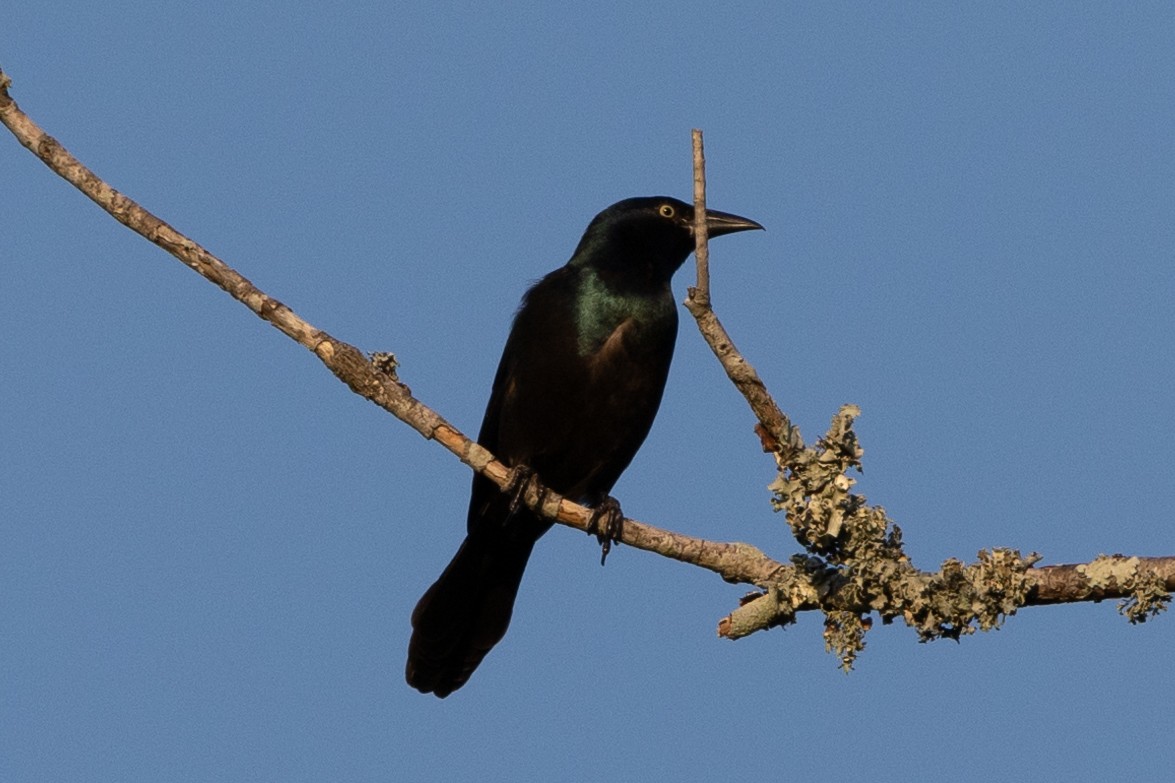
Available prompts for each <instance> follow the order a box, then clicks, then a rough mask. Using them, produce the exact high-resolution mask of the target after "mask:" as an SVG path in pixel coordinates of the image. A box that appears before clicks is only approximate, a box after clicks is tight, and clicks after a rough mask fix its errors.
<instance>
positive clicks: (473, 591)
mask: <svg viewBox="0 0 1175 783" xmlns="http://www.w3.org/2000/svg"><path fill="white" fill-rule="evenodd" d="M693 220H694V210H693V207H691V206H690V205H688V204H685V203H683V202H681V201H678V200H677V199H674V198H668V197H653V198H630V199H626V200H624V201H621V202H618V203H616V204H613V205H612V206H610V207H608V208H607V209H605V210H604V211H603V212H601V213H600V214H599V215H596V217H595V219H594V220H592V222H591V223H590V224H589V225H588V227H587V231H585V232H584V235H583V239H581V240H580V241H579V246H578V247H576V249H575V252H574V253H573V254H572V256H571V260H570V261H568V262H567V264H566V265H565V266H563V267H561V268H559V269H556V270H555V271H554V272H551V273H550V274H549V275H547V276H546V277H544V278H543V279H542V280H540V281H539V282H538V283H536V284H535V285H534V287H533V288H531V289H530V290H529V291H528V292H527V293H526V295H525V296H524V297H523V300H522V306H521V307H520V308H519V310H518V313H517V315H515V317H514V326H513V328H512V329H511V330H510V336H509V338H508V339H507V340H506V348H505V349H504V350H503V352H502V359H501V362H500V363H499V365H498V372H497V375H496V376H495V377H494V386H493V391H492V392H491V394H490V401H489V404H488V405H487V406H486V412H485V418H484V420H483V421H482V425H481V432H480V433H479V434H478V437H477V439H478V442H479V443H480V444H481V445H482V446H485V447H486V448H487V449H489V450H490V451H491V452H493V453H494V455H495V456H497V457H498V459H500V460H502V461H503V462H504V463H506V464H508V465H510V466H512V467H518V468H522V469H524V470H527V469H528V470H530V471H533V472H534V473H536V474H537V475H538V477H539V479H540V480H541V481H542V482H543V484H545V485H546V486H547V487H550V488H551V489H552V490H554V491H555V492H558V493H560V494H562V495H564V496H565V497H568V498H570V499H572V500H576V501H579V502H581V503H584V504H586V505H588V506H592V507H595V508H597V509H599V508H601V506H605V507H609V506H610V507H612V508H615V501H613V500H611V498H609V496H608V493H609V492H610V491H611V490H612V485H613V484H615V483H616V480H617V479H619V478H620V474H621V473H622V472H623V471H624V469H625V468H626V467H628V463H629V462H630V461H632V458H633V455H635V454H636V452H637V449H638V448H640V445H641V443H642V442H644V439H645V436H646V435H647V434H648V432H649V428H650V427H651V426H652V424H653V418H654V417H655V416H656V415H657V407H658V406H659V405H660V404H661V393H662V392H663V391H664V389H665V378H666V376H667V375H668V373H669V362H670V360H671V359H672V358H673V344H674V340H675V338H676V336H677V308H676V305H675V302H674V298H673V291H672V289H671V288H670V279H671V278H672V277H673V273H674V272H676V271H677V270H678V269H679V268H680V267H681V265H682V264H683V263H685V260H686V258H688V257H689V254H690V253H691V252H692V251H693V249H694V236H693ZM706 226H707V228H708V229H709V235H710V236H712V237H714V236H721V235H722V234H730V233H733V232H735V231H746V230H748V229H754V228H762V226H761V225H759V224H758V223H756V222H755V221H753V220H748V219H746V218H743V217H739V216H737V215H730V214H726V213H724V212H711V211H707V213H706ZM550 527H551V522H549V521H548V520H546V519H542V518H541V517H539V516H537V515H536V514H534V513H533V512H532V511H530V510H529V509H527V508H526V507H525V505H521V504H519V503H518V502H517V500H516V499H515V498H513V497H512V496H511V493H509V492H502V491H500V490H499V489H498V487H497V486H495V485H494V484H493V483H492V482H491V481H489V480H488V479H486V478H483V477H481V476H478V475H475V476H474V477H473V490H472V496H471V498H470V500H469V518H468V534H467V535H466V537H465V542H464V543H463V544H462V545H461V548H460V549H458V550H457V554H456V555H455V556H454V557H453V560H452V562H451V563H449V566H448V567H447V568H446V569H445V571H444V573H442V574H441V576H440V578H439V579H438V580H437V581H436V583H435V584H434V585H433V586H432V587H430V588H429V589H428V592H426V593H425V594H424V597H423V598H421V599H420V603H418V604H417V605H416V610H415V611H414V612H413V613H412V627H413V633H412V640H411V641H410V642H409V644H408V666H407V673H406V676H407V679H408V684H409V685H411V686H412V687H413V688H416V689H417V690H419V691H421V692H423V693H435V694H436V695H437V696H438V697H440V698H444V697H446V696H448V695H449V694H450V693H452V692H453V691H455V690H457V689H458V688H460V687H461V686H462V685H464V684H465V682H466V680H468V679H469V676H470V675H471V674H473V670H474V669H476V668H477V665H478V664H479V663H481V660H482V658H484V657H485V655H486V653H488V652H489V651H490V649H491V648H492V647H493V646H494V645H495V644H497V643H498V641H500V640H501V638H502V636H503V635H505V633H506V627H507V626H508V625H509V624H510V614H511V612H512V611H513V608H514V597H515V595H516V594H517V593H518V585H519V583H520V582H521V581H522V572H523V571H524V570H525V569H526V561H527V558H528V557H530V550H531V548H532V547H533V546H534V543H535V541H537V540H538V538H539V537H540V536H541V535H542V534H543V533H545V532H547V530H548V529H549V528H550Z"/></svg>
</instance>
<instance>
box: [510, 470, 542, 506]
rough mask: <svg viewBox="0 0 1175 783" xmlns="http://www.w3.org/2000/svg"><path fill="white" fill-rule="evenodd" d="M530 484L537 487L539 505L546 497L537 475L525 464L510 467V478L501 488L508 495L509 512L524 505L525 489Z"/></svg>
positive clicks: (529, 486)
mask: <svg viewBox="0 0 1175 783" xmlns="http://www.w3.org/2000/svg"><path fill="white" fill-rule="evenodd" d="M532 486H534V487H537V488H538V493H539V505H540V506H541V505H542V504H543V501H544V500H545V499H546V497H547V488H546V487H545V486H543V484H542V483H541V482H540V481H539V476H538V474H537V473H535V472H534V471H533V470H531V469H530V468H528V467H527V466H526V465H515V466H514V467H512V468H510V478H509V480H508V481H507V483H506V486H505V487H504V488H503V490H502V491H503V492H505V493H506V494H508V495H509V496H510V514H511V515H513V514H514V512H515V511H517V510H518V509H520V508H522V507H523V506H525V505H526V491H527V490H528V489H530V488H531V487H532Z"/></svg>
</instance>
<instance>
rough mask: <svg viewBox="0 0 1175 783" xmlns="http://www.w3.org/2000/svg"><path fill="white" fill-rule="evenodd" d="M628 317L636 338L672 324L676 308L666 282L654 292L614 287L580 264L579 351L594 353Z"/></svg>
mask: <svg viewBox="0 0 1175 783" xmlns="http://www.w3.org/2000/svg"><path fill="white" fill-rule="evenodd" d="M630 319H632V320H635V321H636V322H637V323H636V327H637V328H636V329H635V331H634V335H635V338H636V339H637V340H638V341H639V340H640V339H641V337H642V336H648V337H653V336H656V335H659V334H660V333H661V332H662V330H664V329H666V328H669V329H672V328H674V327H675V326H676V319H677V311H676V310H675V309H674V304H673V291H672V290H671V289H670V287H669V284H668V283H666V284H665V286H664V287H663V288H661V289H660V290H658V291H655V292H627V291H617V290H615V289H614V288H612V287H610V286H609V285H608V284H607V282H606V281H605V280H604V279H603V278H602V277H601V276H600V274H599V272H598V271H597V270H595V269H592V268H590V267H581V268H580V279H579V289H578V294H577V298H576V311H575V328H576V334H577V336H578V341H579V342H578V347H579V355H580V356H587V355H588V354H592V353H595V352H596V351H597V350H599V348H600V346H601V345H603V344H604V341H606V340H607V339H608V337H609V336H610V335H611V334H612V333H613V332H614V331H616V327H618V326H620V324H622V323H624V322H625V321H627V320H630Z"/></svg>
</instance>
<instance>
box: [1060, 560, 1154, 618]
mask: <svg viewBox="0 0 1175 783" xmlns="http://www.w3.org/2000/svg"><path fill="white" fill-rule="evenodd" d="M1141 564H1142V561H1141V560H1139V559H1138V558H1137V557H1123V556H1122V555H1098V556H1097V558H1095V559H1094V560H1093V561H1092V562H1090V563H1086V564H1084V565H1079V566H1077V571H1078V573H1080V574H1082V575H1083V576H1084V577H1085V578H1086V579H1087V580H1088V581H1089V587H1090V590H1091V591H1092V592H1100V591H1104V590H1116V591H1128V592H1129V593H1130V595H1128V596H1127V597H1126V598H1123V599H1122V600H1121V601H1120V602H1119V603H1118V613H1119V614H1121V615H1124V616H1125V617H1126V618H1127V619H1128V620H1130V622H1131V623H1135V624H1137V623H1145V622H1146V621H1147V620H1148V619H1150V618H1151V617H1154V616H1156V615H1158V614H1160V613H1162V612H1165V611H1166V610H1167V604H1168V603H1170V601H1171V594H1170V593H1168V592H1167V586H1166V584H1164V583H1163V580H1162V578H1161V577H1159V576H1158V575H1157V574H1154V573H1152V572H1150V571H1147V570H1145V569H1143V568H1141Z"/></svg>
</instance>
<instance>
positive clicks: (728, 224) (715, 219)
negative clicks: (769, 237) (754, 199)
mask: <svg viewBox="0 0 1175 783" xmlns="http://www.w3.org/2000/svg"><path fill="white" fill-rule="evenodd" d="M755 228H757V229H760V230H764V229H763V226H761V225H759V224H758V223H756V222H755V221H753V220H751V219H750V218H745V217H739V216H738V215H732V214H730V213H729V212H715V211H713V210H706V231H707V233H708V234H709V235H710V236H712V237H720V236H722V235H723V234H733V233H734V232H736V231H750V230H751V229H755Z"/></svg>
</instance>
